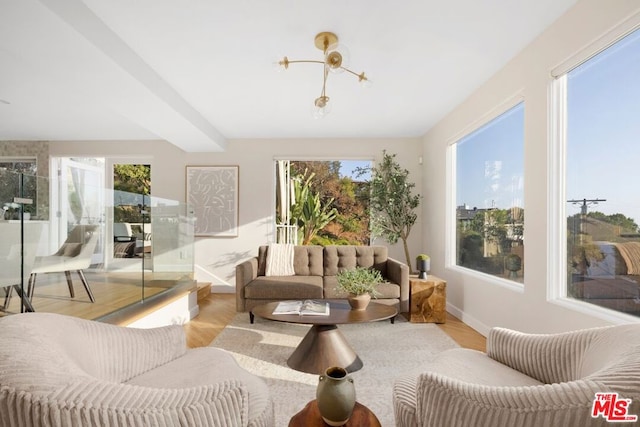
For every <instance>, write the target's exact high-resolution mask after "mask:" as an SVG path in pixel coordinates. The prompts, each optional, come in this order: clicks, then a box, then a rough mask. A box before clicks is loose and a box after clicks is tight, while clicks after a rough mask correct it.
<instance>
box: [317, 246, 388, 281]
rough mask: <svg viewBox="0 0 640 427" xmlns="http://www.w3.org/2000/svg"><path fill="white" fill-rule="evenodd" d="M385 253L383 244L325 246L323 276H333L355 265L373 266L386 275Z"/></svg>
mask: <svg viewBox="0 0 640 427" xmlns="http://www.w3.org/2000/svg"><path fill="white" fill-rule="evenodd" d="M387 253H388V251H387V248H386V247H385V246H325V248H324V276H325V277H326V276H335V275H337V274H338V273H339V272H341V271H342V270H352V269H354V268H356V267H366V268H371V267H373V268H375V269H377V270H379V271H380V273H382V276H383V277H386V276H387V258H388V256H387Z"/></svg>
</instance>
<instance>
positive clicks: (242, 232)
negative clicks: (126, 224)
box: [50, 123, 422, 292]
mask: <svg viewBox="0 0 640 427" xmlns="http://www.w3.org/2000/svg"><path fill="white" fill-rule="evenodd" d="M248 125H249V126H250V123H249V124H248ZM384 149H386V150H387V151H388V152H389V153H392V154H393V153H395V154H397V157H396V159H397V161H398V162H399V163H400V165H401V166H402V167H404V168H406V169H408V170H409V172H410V178H411V179H412V180H413V181H414V182H415V183H416V192H417V193H419V194H422V188H421V183H422V176H421V174H422V169H421V167H420V165H419V164H418V157H419V156H420V154H421V139H420V138H397V139H286V140H267V139H254V140H231V141H229V144H228V148H227V150H226V151H225V152H223V153H185V152H183V151H181V150H180V149H178V148H176V147H175V146H173V145H171V144H169V143H167V142H165V141H103V142H95V141H91V142H84V141H82V142H81V141H57V142H51V143H50V153H51V155H52V156H67V155H73V156H133V157H135V156H151V157H152V158H153V161H152V166H151V182H152V184H151V192H152V194H153V195H154V196H157V197H164V198H168V199H173V200H179V201H184V200H185V166H186V165H239V167H240V191H239V193H240V203H239V214H240V223H239V224H240V228H239V234H238V237H236V238H197V239H196V243H195V245H196V246H195V264H196V265H195V272H196V280H199V281H208V282H212V283H213V291H214V292H234V289H235V288H234V286H235V265H236V264H237V263H239V262H241V261H244V260H246V259H248V258H250V257H252V256H255V255H257V252H258V246H259V245H262V244H266V243H269V242H270V241H272V240H271V238H272V237H271V233H272V230H273V221H274V218H273V212H274V205H275V190H274V188H275V187H274V185H275V176H274V170H275V166H274V159H275V158H287V157H289V158H291V159H297V160H330V159H333V160H337V159H376V160H379V159H380V158H381V154H382V150H384ZM421 236H422V221H421V218H420V216H419V217H418V221H417V224H416V226H415V227H414V229H413V231H412V234H411V235H410V242H409V246H410V252H411V255H412V256H415V255H417V254H418V253H420V252H422V248H421V246H420V245H421V241H422V238H421ZM375 243H376V244H383V245H387V243H386V242H384V241H381V240H377V241H376V242H375ZM390 256H392V257H393V258H396V259H399V260H404V259H405V257H404V252H403V250H402V245H401V244H397V245H394V246H393V247H390Z"/></svg>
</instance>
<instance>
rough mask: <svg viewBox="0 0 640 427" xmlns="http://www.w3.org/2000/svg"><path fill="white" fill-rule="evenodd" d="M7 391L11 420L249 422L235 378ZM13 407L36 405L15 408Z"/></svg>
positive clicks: (3, 396)
mask: <svg viewBox="0 0 640 427" xmlns="http://www.w3.org/2000/svg"><path fill="white" fill-rule="evenodd" d="M10 393H11V391H9V390H6V389H5V390H0V413H3V414H6V415H7V416H9V417H11V420H12V421H14V422H15V425H30V426H78V427H80V426H84V425H106V424H108V425H119V426H136V427H137V426H139V427H143V426H149V425H157V426H163V425H164V426H169V425H203V426H204V425H215V426H247V425H248V419H249V416H248V413H249V410H248V406H249V392H248V390H247V389H246V387H245V386H244V385H242V383H240V382H239V381H235V380H233V381H231V380H230V381H225V382H221V383H218V384H212V385H208V386H199V387H193V388H174V389H171V388H151V387H140V386H133V385H126V384H114V383H109V382H104V381H92V380H90V379H86V378H84V379H79V380H76V381H75V382H73V383H71V384H69V385H68V386H66V387H64V388H62V389H61V390H60V391H58V392H57V393H54V394H53V395H51V396H38V395H35V394H31V393H19V394H18V393H16V394H15V398H16V400H18V401H19V402H15V401H13V402H12V399H10ZM14 393H15V392H14ZM16 407H18V408H38V410H37V411H36V410H34V411H16V410H15V408H16ZM3 417H4V415H0V421H1V420H2V418H3Z"/></svg>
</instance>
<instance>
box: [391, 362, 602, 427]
mask: <svg viewBox="0 0 640 427" xmlns="http://www.w3.org/2000/svg"><path fill="white" fill-rule="evenodd" d="M603 390H605V387H604V385H602V384H599V383H596V382H594V381H586V380H579V381H573V382H567V383H562V384H547V385H538V386H514V387H508V386H507V387H505V386H486V385H479V384H471V383H468V382H465V381H461V380H457V379H452V378H450V377H446V376H443V375H440V374H437V373H433V372H429V373H424V374H422V375H420V376H419V377H418V379H417V384H416V418H417V420H418V423H419V425H421V426H436V425H447V426H470V425H487V426H488V425H513V426H520V427H528V426H531V427H533V426H540V425H549V426H551V425H567V420H571V425H593V422H594V420H593V419H592V418H591V405H592V402H593V398H594V396H595V393H596V392H598V391H603ZM603 424H604V423H603ZM597 425H600V424H597ZM400 427H402V426H400Z"/></svg>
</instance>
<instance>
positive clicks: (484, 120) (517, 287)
mask: <svg viewBox="0 0 640 427" xmlns="http://www.w3.org/2000/svg"><path fill="white" fill-rule="evenodd" d="M519 104H523V106H524V107H525V122H526V102H525V97H524V91H523V90H522V89H521V90H519V91H518V92H516V93H515V94H513V95H511V96H510V97H508V98H507V99H505V100H504V101H502V102H500V103H499V104H497V105H495V106H494V107H493V108H491V109H490V110H489V111H487V112H486V113H485V114H483V115H482V116H481V117H480V118H478V119H477V120H475V121H473V122H471V123H470V124H468V125H467V126H465V127H464V128H463V129H461V130H460V131H459V132H458V133H457V134H455V135H454V136H452V137H451V138H449V139H448V141H447V152H446V169H447V171H446V177H447V178H446V190H447V191H446V221H445V233H446V240H445V269H447V270H450V271H453V272H457V273H461V274H464V275H466V276H469V277H473V278H475V279H478V280H482V281H483V282H487V283H489V284H492V285H497V286H500V287H503V288H506V289H509V290H511V291H514V292H517V293H524V287H525V282H524V281H523V282H515V281H512V280H509V279H505V278H501V277H497V276H494V275H491V274H487V273H483V272H481V271H478V270H473V269H471V268H467V267H463V266H460V265H457V263H456V259H457V217H456V212H457V203H456V197H457V193H456V191H457V178H458V176H457V164H456V159H457V144H458V142H460V141H461V140H463V139H464V138H466V137H467V136H469V135H471V134H472V133H474V132H476V131H477V130H479V129H480V128H482V127H483V126H485V125H487V124H489V123H490V122H492V121H493V120H495V119H497V118H498V117H500V116H501V115H502V114H504V113H506V112H508V111H509V110H510V109H512V108H514V107H516V106H517V105H519ZM525 137H526V135H525ZM525 145H526V141H525ZM523 176H524V181H525V183H526V175H525V172H524V159H523ZM525 185H526V184H525ZM526 203H527V202H526V199H525V200H524V203H523V209H524V211H525V212H526ZM524 222H525V226H524V230H523V236H526V222H527V220H526V216H525V221H524ZM525 258H526V253H525ZM525 265H526V262H525Z"/></svg>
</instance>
